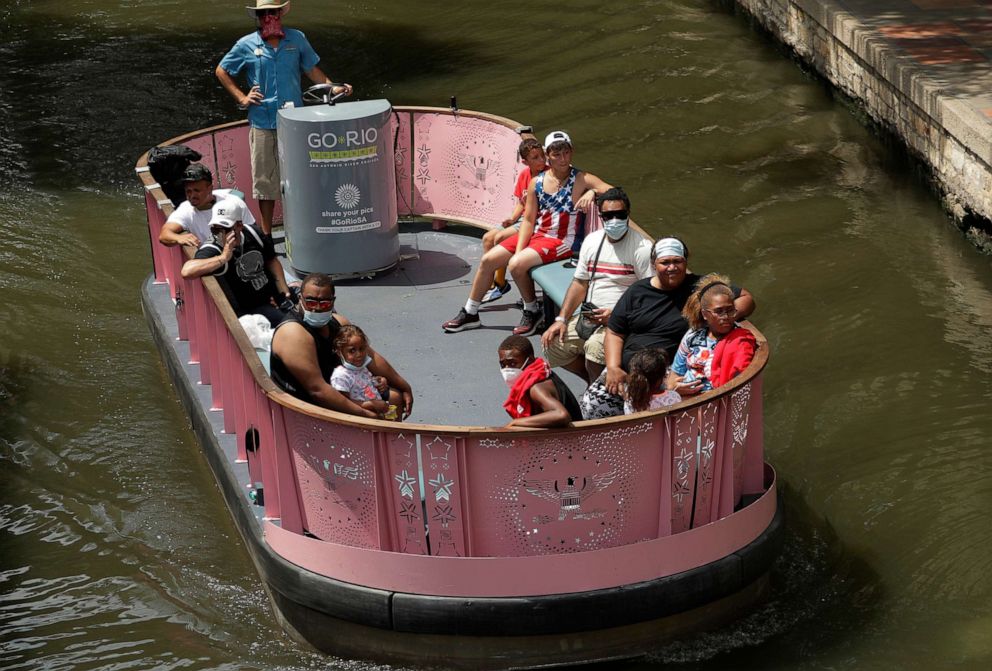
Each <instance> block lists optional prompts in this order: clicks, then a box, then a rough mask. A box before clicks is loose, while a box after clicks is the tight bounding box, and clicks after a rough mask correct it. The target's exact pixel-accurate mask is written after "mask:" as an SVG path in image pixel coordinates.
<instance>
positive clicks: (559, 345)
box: [544, 315, 606, 368]
mask: <svg viewBox="0 0 992 671" xmlns="http://www.w3.org/2000/svg"><path fill="white" fill-rule="evenodd" d="M578 323H579V315H575V316H573V317H572V318H571V319H569V320H568V327H567V328H566V329H565V342H558V340H557V339H556V340H555V341H554V342H552V343H551V345H550V346H549V347H547V348H545V350H544V360H545V361H547V362H548V365H549V366H551V367H552V368H561V367H562V366H564V365H566V364H569V363H571V362H572V361H573V360H575V357H577V356H584V357H585V358H586V359H589V361H592V362H593V363H598V364H599V365H601V366H605V365H606V346H605V344H604V343H605V340H606V327H605V326H600V327H599V328H598V329H596V332H595V333H593V334H592V335H591V336H589V340H583V339H582V338H580V337H579V334H578V333H576V331H575V325H576V324H578Z"/></svg>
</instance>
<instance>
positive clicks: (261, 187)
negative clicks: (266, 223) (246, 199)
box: [248, 128, 282, 200]
mask: <svg viewBox="0 0 992 671" xmlns="http://www.w3.org/2000/svg"><path fill="white" fill-rule="evenodd" d="M248 147H249V150H250V151H251V195H252V196H253V197H254V198H255V200H282V194H281V193H280V190H279V149H278V147H277V146H276V131H275V130H274V129H273V130H267V129H265V128H250V129H248Z"/></svg>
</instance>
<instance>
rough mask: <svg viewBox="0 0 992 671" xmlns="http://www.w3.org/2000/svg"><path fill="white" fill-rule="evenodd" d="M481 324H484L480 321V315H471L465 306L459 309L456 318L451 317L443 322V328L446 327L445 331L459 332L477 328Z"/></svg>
mask: <svg viewBox="0 0 992 671" xmlns="http://www.w3.org/2000/svg"><path fill="white" fill-rule="evenodd" d="M480 326H482V322H481V321H479V315H477V314H474V315H470V314H469V313H467V312H465V308H462V309H461V310H459V311H458V315H457V316H455V318H454V319H449V320H448V321H446V322H444V323H443V324H441V328H443V329H444V331H445V333H458V332H459V331H467V330H469V329H477V328H479V327H480Z"/></svg>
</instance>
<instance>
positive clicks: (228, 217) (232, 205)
mask: <svg viewBox="0 0 992 671" xmlns="http://www.w3.org/2000/svg"><path fill="white" fill-rule="evenodd" d="M244 218H245V206H244V204H243V203H242V202H241V201H240V200H235V199H234V198H224V199H222V200H218V201H217V202H216V203H214V206H213V214H212V215H211V217H210V225H211V226H223V227H224V228H234V225H235V224H236V223H238V222H239V221H243V220H244Z"/></svg>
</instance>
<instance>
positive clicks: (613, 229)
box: [603, 219, 628, 240]
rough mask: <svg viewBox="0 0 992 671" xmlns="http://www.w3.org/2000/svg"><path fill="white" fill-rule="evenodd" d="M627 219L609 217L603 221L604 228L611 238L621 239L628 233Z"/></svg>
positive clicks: (607, 235)
mask: <svg viewBox="0 0 992 671" xmlns="http://www.w3.org/2000/svg"><path fill="white" fill-rule="evenodd" d="M627 221H628V220H627V219H607V220H606V221H604V222H603V230H604V231H606V237H608V238H609V239H610V240H619V239H620V238H622V237H623V236H624V235H625V234H626V233H627V228H628V223H627Z"/></svg>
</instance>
